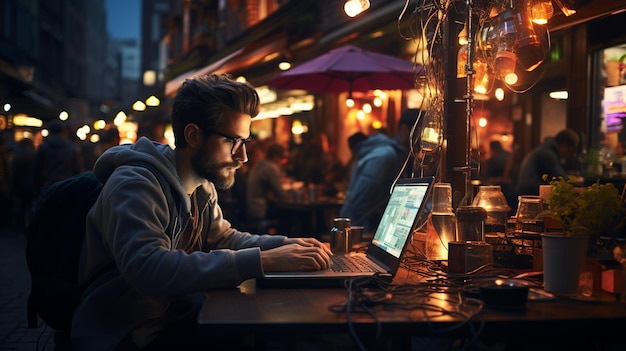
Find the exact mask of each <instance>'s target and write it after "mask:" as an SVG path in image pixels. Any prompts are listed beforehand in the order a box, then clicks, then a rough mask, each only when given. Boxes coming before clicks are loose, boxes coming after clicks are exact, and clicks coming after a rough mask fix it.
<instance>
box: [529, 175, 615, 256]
mask: <svg viewBox="0 0 626 351" xmlns="http://www.w3.org/2000/svg"><path fill="white" fill-rule="evenodd" d="M544 180H547V175H544ZM550 185H551V187H552V189H551V191H550V195H549V197H548V201H547V205H548V209H547V210H545V211H543V212H542V213H541V214H540V216H542V217H549V218H551V219H553V220H555V221H556V222H558V223H559V225H560V227H561V228H562V232H563V234H564V235H565V236H585V237H589V238H590V239H592V240H593V242H596V241H598V240H599V239H600V238H608V239H609V240H608V241H607V243H608V244H612V243H613V241H614V239H615V235H616V234H617V233H619V231H620V229H621V227H622V226H623V225H624V218H625V217H626V208H625V207H624V204H623V202H622V198H621V195H620V193H619V191H618V190H617V188H616V187H615V186H614V185H613V184H612V183H606V184H599V183H595V184H593V185H591V186H584V187H583V186H577V185H576V178H575V177H574V176H570V177H569V178H568V179H564V178H563V177H558V178H553V179H552V180H551V181H550Z"/></svg>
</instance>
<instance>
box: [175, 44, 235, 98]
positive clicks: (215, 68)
mask: <svg viewBox="0 0 626 351" xmlns="http://www.w3.org/2000/svg"><path fill="white" fill-rule="evenodd" d="M242 51H243V48H241V49H239V50H236V51H234V52H233V53H231V54H229V55H226V56H224V57H223V58H221V59H219V60H217V61H215V62H213V63H211V64H210V65H208V66H205V67H203V68H200V69H193V70H191V71H187V72H185V73H183V74H181V75H179V76H178V77H176V78H174V79H172V80H170V81H169V82H167V83H165V95H166V96H173V95H175V94H176V92H177V91H178V88H180V86H181V85H182V84H183V82H184V81H185V80H186V79H187V78H191V77H193V76H196V75H204V74H208V73H219V72H220V68H221V67H222V66H224V64H225V63H226V62H228V61H229V60H231V59H232V58H234V57H235V56H237V55H239V54H240V53H241V52H242Z"/></svg>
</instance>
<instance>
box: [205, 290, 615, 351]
mask: <svg viewBox="0 0 626 351" xmlns="http://www.w3.org/2000/svg"><path fill="white" fill-rule="evenodd" d="M206 296H207V299H206V302H205V304H204V306H203V307H202V309H201V311H200V314H199V316H198V325H199V328H200V330H201V331H202V332H204V333H207V334H209V335H216V336H222V337H223V336H228V335H230V336H236V337H240V336H242V335H244V334H245V335H249V334H253V335H256V336H258V337H261V338H262V339H263V340H266V339H267V338H269V339H272V338H274V339H273V340H276V339H280V340H284V341H285V342H293V340H291V339H292V338H296V337H297V336H302V335H316V336H323V335H328V334H332V335H335V334H336V335H340V334H343V335H356V336H357V338H358V340H360V341H361V342H363V343H364V344H367V345H373V344H374V343H376V344H377V345H379V346H380V345H384V346H383V347H382V349H407V348H408V347H410V345H409V344H410V343H411V342H415V340H416V339H415V338H426V340H428V339H429V338H437V339H439V338H443V339H448V340H465V341H464V342H469V340H480V342H484V343H490V344H492V343H503V344H504V345H508V346H514V347H521V348H519V349H521V350H523V349H530V348H532V349H533V350H537V349H545V350H550V349H567V348H572V347H574V349H581V350H582V349H588V348H586V347H590V346H589V345H591V344H590V343H592V345H598V343H599V342H600V343H609V344H610V345H619V343H620V342H622V339H623V333H624V327H625V326H626V304H623V303H619V302H616V301H615V298H614V297H612V296H608V298H607V296H603V297H604V298H603V299H595V300H589V299H587V300H585V299H576V298H571V297H570V298H566V297H557V298H555V299H553V300H550V301H529V302H528V303H527V304H526V308H525V309H523V310H514V311H506V310H504V311H502V310H493V309H488V308H485V307H483V306H482V305H481V304H480V300H475V299H469V300H468V299H463V300H460V299H459V295H458V294H456V293H450V291H448V292H446V291H433V292H430V293H426V294H425V293H424V291H423V290H422V291H420V290H415V292H414V293H412V294H408V295H407V294H400V293H397V295H396V294H394V293H391V295H389V296H386V297H385V296H383V297H381V298H380V299H381V302H380V303H378V304H376V303H371V304H369V305H368V306H367V307H368V308H371V311H372V314H368V313H357V312H356V311H353V312H351V313H350V314H348V313H346V311H345V310H344V311H341V306H343V305H344V304H345V303H346V301H347V297H348V294H347V291H346V290H344V289H327V288H320V289H315V288H313V289H311V288H292V289H267V288H258V287H256V286H255V281H254V280H250V281H246V282H245V283H244V284H242V285H241V286H240V287H239V288H238V289H230V290H216V291H209V292H207V293H206ZM333 308H335V311H333V310H332V309H333ZM377 333H379V334H380V338H378V337H376V335H377ZM290 340H291V341H290ZM353 340H357V339H353ZM417 340H420V339H417ZM581 347H582V348H581ZM516 349H518V348H516Z"/></svg>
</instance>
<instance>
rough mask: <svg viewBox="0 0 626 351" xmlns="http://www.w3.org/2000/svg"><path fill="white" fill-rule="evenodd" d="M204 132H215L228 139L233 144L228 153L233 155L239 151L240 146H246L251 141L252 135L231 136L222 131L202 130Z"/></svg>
mask: <svg viewBox="0 0 626 351" xmlns="http://www.w3.org/2000/svg"><path fill="white" fill-rule="evenodd" d="M204 133H206V134H216V135H219V136H221V137H224V138H226V139H228V141H230V142H231V143H232V144H233V146H232V147H231V149H230V154H231V155H235V154H237V153H238V152H239V150H241V148H242V147H243V146H244V145H245V146H246V147H247V146H248V144H249V143H250V142H251V141H252V137H248V138H235V137H232V136H230V135H226V134H223V133H220V132H218V131H216V130H204Z"/></svg>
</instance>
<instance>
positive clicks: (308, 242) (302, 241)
mask: <svg viewBox="0 0 626 351" xmlns="http://www.w3.org/2000/svg"><path fill="white" fill-rule="evenodd" d="M283 244H284V245H287V244H298V245H302V246H316V247H321V248H322V249H324V251H326V253H327V254H329V255H332V254H333V253H332V252H331V251H330V248H329V247H328V245H324V244H323V243H321V242H320V241H319V240H317V239H315V238H286V239H285V241H284V242H283Z"/></svg>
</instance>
